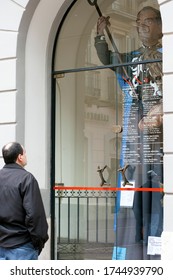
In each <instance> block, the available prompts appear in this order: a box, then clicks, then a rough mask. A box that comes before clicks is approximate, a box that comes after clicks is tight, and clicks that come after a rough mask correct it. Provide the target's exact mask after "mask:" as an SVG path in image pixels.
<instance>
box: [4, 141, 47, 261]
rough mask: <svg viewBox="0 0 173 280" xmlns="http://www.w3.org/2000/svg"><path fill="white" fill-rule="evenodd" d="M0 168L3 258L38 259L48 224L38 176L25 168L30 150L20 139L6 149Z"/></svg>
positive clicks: (45, 239) (9, 144)
mask: <svg viewBox="0 0 173 280" xmlns="http://www.w3.org/2000/svg"><path fill="white" fill-rule="evenodd" d="M2 155H3V158H4V162H5V165H4V167H3V168H2V169H1V170H0V260H37V259H38V255H39V254H40V252H41V251H42V249H43V247H44V244H45V242H46V241H47V240H48V233H47V232H48V224H47V221H46V215H45V211H44V206H43V202H42V198H41V194H40V190H39V186H38V182H37V180H36V179H35V177H34V176H33V175H32V174H31V173H29V172H28V171H26V170H25V169H24V166H25V165H26V164H27V158H26V151H25V149H24V148H23V146H21V145H20V144H19V143H17V142H11V143H8V144H6V145H5V146H4V147H3V149H2Z"/></svg>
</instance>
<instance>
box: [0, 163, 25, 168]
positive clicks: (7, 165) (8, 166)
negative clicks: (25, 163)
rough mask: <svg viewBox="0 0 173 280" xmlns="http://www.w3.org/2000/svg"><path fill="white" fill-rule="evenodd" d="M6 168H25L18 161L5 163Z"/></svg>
mask: <svg viewBox="0 0 173 280" xmlns="http://www.w3.org/2000/svg"><path fill="white" fill-rule="evenodd" d="M4 168H14V169H24V168H23V167H22V166H20V165H19V164H17V163H8V164H5V165H4Z"/></svg>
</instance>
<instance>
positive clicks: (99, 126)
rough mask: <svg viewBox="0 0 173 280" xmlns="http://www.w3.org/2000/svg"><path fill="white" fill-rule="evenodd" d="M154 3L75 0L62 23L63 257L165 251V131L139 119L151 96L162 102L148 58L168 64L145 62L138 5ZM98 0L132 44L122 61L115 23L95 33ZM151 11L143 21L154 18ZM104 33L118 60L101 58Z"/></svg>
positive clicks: (59, 230) (57, 74)
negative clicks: (162, 247)
mask: <svg viewBox="0 0 173 280" xmlns="http://www.w3.org/2000/svg"><path fill="white" fill-rule="evenodd" d="M94 3H97V5H98V6H96V8H97V10H95V6H94V5H91V4H94ZM148 5H149V6H152V7H153V8H158V5H157V1H135V2H134V1H129V0H128V1H111V0H110V1H101V0H100V1H85V2H84V1H77V2H75V3H74V5H73V6H72V7H71V9H70V11H69V13H68V15H67V16H66V18H65V20H64V24H63V25H62V26H61V29H60V30H59V31H58V36H57V42H56V47H55V56H54V67H53V76H54V82H55V83H54V85H55V92H54V98H55V99H54V101H55V108H54V109H55V111H54V112H55V115H54V119H55V127H54V128H55V130H54V136H55V138H54V140H53V141H54V146H55V158H54V163H55V169H54V171H55V174H54V178H55V188H54V191H53V198H54V203H55V204H54V205H55V207H54V211H55V212H54V213H55V245H56V246H55V258H58V259H93V258H94V259H159V258H160V252H159V251H157V249H158V247H159V242H160V235H161V232H162V207H163V206H162V184H163V180H162V175H163V174H162V157H163V150H162V147H163V145H162V138H160V137H161V134H162V131H161V128H160V126H156V127H154V128H153V127H152V131H151V129H150V132H148V129H149V128H148V127H147V129H143V127H142V125H143V123H141V122H140V120H141V119H142V118H143V117H146V116H147V114H148V113H149V112H150V113H151V111H150V109H151V105H149V104H152V106H157V105H158V104H160V100H161V96H162V95H161V91H160V88H161V78H160V75H157V76H154V80H152V79H151V77H152V78H153V76H152V73H151V72H152V70H151V69H152V67H151V68H150V67H149V66H148V65H150V64H151V65H154V64H152V63H153V61H155V65H156V66H158V67H160V63H161V55H160V56H152V59H151V58H150V57H148V58H147V56H146V57H145V58H144V59H143V60H145V61H147V62H145V63H144V64H143V63H141V62H140V63H139V61H142V58H141V57H142V54H143V53H142V54H141V53H140V51H141V49H142V48H143V47H144V46H143V45H141V43H140V42H139V38H138V32H137V28H139V24H141V23H140V22H137V21H136V15H137V13H138V11H139V10H140V8H141V9H142V8H143V7H144V6H148ZM98 7H99V8H100V9H101V10H102V11H103V14H104V16H110V22H111V27H110V34H111V38H112V40H113V42H114V43H115V45H116V47H117V48H118V50H119V51H120V53H124V55H123V56H122V58H123V60H121V61H119V60H118V59H117V54H115V52H116V50H115V49H114V44H112V41H111V40H108V39H110V38H109V32H108V33H106V34H103V35H101V36H99V38H97V37H98V36H97V24H96V22H97V19H98V14H97V12H98ZM152 18H153V21H154V20H155V19H156V21H157V16H153V15H152ZM140 20H141V19H140ZM145 21H146V18H145ZM149 21H152V20H151V18H149V19H148V18H147V23H142V24H143V25H146V26H147V28H148V22H149ZM151 24H152V23H151ZM154 24H156V23H154ZM157 24H159V23H158V22H157ZM149 25H150V23H149ZM105 41H108V47H109V50H110V51H111V52H110V53H109V54H112V60H110V61H111V62H110V63H108V62H107V60H104V58H101V56H100V58H101V60H100V59H99V53H100V52H101V49H100V46H101V44H103V43H105ZM99 44H100V45H99ZM98 45H99V46H98ZM104 46H105V45H104ZM160 49H161V47H160V45H159V47H158V48H157V50H158V54H160V53H161V51H160ZM134 50H137V51H135V52H134ZM139 50H140V51H139ZM104 51H106V49H104ZM104 61H106V62H105V63H104ZM156 62H157V63H158V64H156ZM135 63H136V64H135ZM137 64H138V66H136V65H137ZM143 66H144V67H143ZM148 69H149V70H148ZM147 71H150V74H148V72H147ZM159 71H160V70H159ZM146 72H147V74H146ZM115 73H116V75H115ZM144 73H145V74H146V76H145V77H144ZM129 75H132V76H130V79H129ZM141 75H142V76H141ZM149 78H150V80H149ZM151 91H152V94H151V95H150V92H151ZM144 92H145V95H144ZM139 93H140V94H141V96H140V94H139ZM151 96H152V97H151ZM140 110H142V111H140ZM141 112H142V113H141ZM156 115H157V113H156ZM141 127H142V128H141ZM143 131H144V132H143ZM126 168H127V170H126ZM160 172H161V173H160ZM123 188H124V189H123ZM126 188H128V190H127V189H126ZM160 188H161V189H160ZM125 189H126V190H125ZM133 189H135V191H134V190H133ZM141 190H142V191H141ZM155 201H157V203H156V204H155ZM145 206H146V207H145ZM151 225H154V226H155V229H153V227H152V226H151ZM145 231H146V232H145ZM146 238H147V239H146ZM153 240H154V242H155V245H153V243H152V242H153Z"/></svg>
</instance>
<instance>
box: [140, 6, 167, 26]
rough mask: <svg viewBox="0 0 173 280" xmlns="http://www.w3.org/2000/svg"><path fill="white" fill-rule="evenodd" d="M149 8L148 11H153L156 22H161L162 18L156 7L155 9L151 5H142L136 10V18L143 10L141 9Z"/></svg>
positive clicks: (146, 9)
mask: <svg viewBox="0 0 173 280" xmlns="http://www.w3.org/2000/svg"><path fill="white" fill-rule="evenodd" d="M149 10H150V11H153V12H154V13H155V15H156V18H157V21H158V23H162V18H161V14H160V11H159V10H157V9H155V8H153V7H151V6H145V7H143V8H142V9H141V10H140V11H139V12H138V14H137V18H139V17H140V13H141V12H143V11H149Z"/></svg>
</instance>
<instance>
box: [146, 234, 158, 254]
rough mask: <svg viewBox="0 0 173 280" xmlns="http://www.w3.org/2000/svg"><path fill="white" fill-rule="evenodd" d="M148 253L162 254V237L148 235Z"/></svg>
mask: <svg viewBox="0 0 173 280" xmlns="http://www.w3.org/2000/svg"><path fill="white" fill-rule="evenodd" d="M147 254H148V255H161V237H157V236H149V237H148V248H147Z"/></svg>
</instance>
